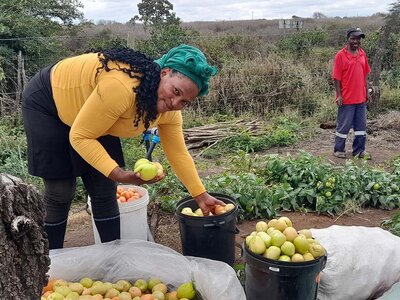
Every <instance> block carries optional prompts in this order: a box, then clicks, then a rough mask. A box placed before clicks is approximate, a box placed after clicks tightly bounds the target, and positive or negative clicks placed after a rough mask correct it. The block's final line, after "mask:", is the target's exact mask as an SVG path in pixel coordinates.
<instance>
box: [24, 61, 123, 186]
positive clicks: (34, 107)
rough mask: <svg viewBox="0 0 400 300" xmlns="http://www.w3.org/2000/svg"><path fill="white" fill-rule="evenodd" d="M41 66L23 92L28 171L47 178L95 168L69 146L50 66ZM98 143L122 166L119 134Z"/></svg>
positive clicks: (101, 138) (91, 170) (58, 177)
mask: <svg viewBox="0 0 400 300" xmlns="http://www.w3.org/2000/svg"><path fill="white" fill-rule="evenodd" d="M51 67H52V66H49V67H47V68H44V69H42V70H41V71H40V72H39V73H37V74H36V75H35V76H34V77H32V79H31V80H30V81H29V83H28V85H27V86H26V88H25V90H24V92H23V94H22V115H23V120H24V128H25V132H26V137H27V143H28V172H29V174H31V175H33V176H39V177H42V178H46V179H63V178H71V177H76V176H80V175H82V174H84V173H87V172H93V171H95V169H94V168H93V167H92V166H91V165H89V164H88V163H87V162H86V161H85V160H84V159H83V158H82V157H81V156H80V155H79V154H78V153H77V152H76V151H75V150H74V149H73V148H72V146H71V144H70V141H69V131H70V129H71V128H70V127H69V126H67V125H66V124H64V123H63V122H62V121H61V120H60V118H59V117H58V113H57V108H56V105H55V103H54V99H53V95H52V91H51V83H50V70H51ZM98 141H99V143H100V144H101V145H102V146H103V147H104V148H105V149H106V151H107V152H108V154H109V155H110V156H111V157H112V158H113V159H114V160H115V161H116V162H117V163H118V165H119V166H120V167H124V166H125V162H124V157H123V153H122V147H121V142H120V139H119V138H118V137H115V136H111V135H106V136H102V137H99V138H98Z"/></svg>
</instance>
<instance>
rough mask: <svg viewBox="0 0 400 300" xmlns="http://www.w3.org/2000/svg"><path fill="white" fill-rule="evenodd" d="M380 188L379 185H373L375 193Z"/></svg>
mask: <svg viewBox="0 0 400 300" xmlns="http://www.w3.org/2000/svg"><path fill="white" fill-rule="evenodd" d="M380 188H381V185H380V184H379V183H375V184H374V190H375V191H377V190H379V189H380Z"/></svg>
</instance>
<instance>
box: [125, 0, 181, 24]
mask: <svg viewBox="0 0 400 300" xmlns="http://www.w3.org/2000/svg"><path fill="white" fill-rule="evenodd" d="M173 9H174V6H173V5H172V4H171V3H170V2H169V1H168V0H142V2H141V3H139V4H138V11H139V15H135V16H134V17H133V18H132V19H131V20H130V23H135V22H136V21H142V22H143V26H144V27H145V28H147V27H148V26H152V25H162V24H163V25H173V24H175V25H178V24H180V19H179V18H178V17H176V15H175V13H174V12H172V10H173Z"/></svg>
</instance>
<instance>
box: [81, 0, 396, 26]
mask: <svg viewBox="0 0 400 300" xmlns="http://www.w3.org/2000/svg"><path fill="white" fill-rule="evenodd" d="M81 2H82V3H83V5H84V6H85V7H84V9H83V12H84V14H85V18H86V19H89V20H92V21H95V22H96V21H98V20H113V21H117V22H121V23H125V22H128V21H129V20H130V19H131V18H132V17H133V16H134V15H136V14H138V9H137V4H138V3H140V2H141V1H138V0H137V1H136V0H81ZM169 2H170V3H172V5H173V6H174V9H173V11H174V12H175V13H176V16H177V17H179V18H180V19H181V20H182V21H183V22H192V21H221V20H251V19H285V18H291V16H293V15H296V16H299V17H303V18H307V17H312V14H313V13H314V12H321V13H323V14H324V15H326V16H327V17H336V16H339V17H345V16H346V17H354V16H370V15H372V14H374V13H377V12H388V9H389V7H390V4H391V3H393V2H396V0H352V1H349V0H336V1H332V0H297V1H294V0H280V1H272V0H264V1H263V0H258V1H257V0H251V1H246V0H169ZM349 3H351V4H349Z"/></svg>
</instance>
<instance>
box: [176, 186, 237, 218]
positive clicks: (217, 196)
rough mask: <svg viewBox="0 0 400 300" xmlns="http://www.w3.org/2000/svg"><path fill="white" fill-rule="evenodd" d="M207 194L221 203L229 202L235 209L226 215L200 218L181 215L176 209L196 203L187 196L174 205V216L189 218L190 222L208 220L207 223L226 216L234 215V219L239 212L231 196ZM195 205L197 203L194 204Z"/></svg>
mask: <svg viewBox="0 0 400 300" xmlns="http://www.w3.org/2000/svg"><path fill="white" fill-rule="evenodd" d="M208 194H210V195H211V196H214V197H215V198H217V199H218V200H222V201H223V199H227V200H229V201H231V202H232V203H233V204H234V205H235V208H234V209H232V210H230V211H228V212H226V213H223V214H221V215H212V216H201V217H200V216H189V215H185V214H183V213H181V210H178V208H179V207H180V206H181V205H182V204H183V203H185V202H188V201H194V202H196V200H195V199H194V198H193V197H192V196H187V197H185V198H183V199H181V200H179V201H178V202H177V203H176V208H175V215H176V216H178V217H180V218H189V219H191V220H209V221H212V220H217V219H220V218H225V217H228V216H230V215H232V214H234V215H235V217H236V215H237V212H238V210H239V204H238V203H237V201H236V199H235V198H233V197H232V196H229V195H225V194H221V193H208ZM221 198H222V199H221ZM224 202H225V201H224ZM196 205H197V203H196Z"/></svg>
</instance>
